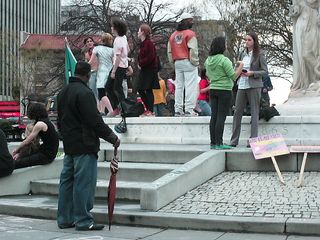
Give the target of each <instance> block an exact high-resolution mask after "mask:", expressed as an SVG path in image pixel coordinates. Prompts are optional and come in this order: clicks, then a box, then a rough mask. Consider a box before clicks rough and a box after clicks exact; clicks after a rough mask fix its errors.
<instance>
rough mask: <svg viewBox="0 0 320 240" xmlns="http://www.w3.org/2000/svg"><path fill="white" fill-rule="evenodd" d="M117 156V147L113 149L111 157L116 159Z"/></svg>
mask: <svg viewBox="0 0 320 240" xmlns="http://www.w3.org/2000/svg"><path fill="white" fill-rule="evenodd" d="M117 155H118V147H115V148H114V149H113V156H115V157H117Z"/></svg>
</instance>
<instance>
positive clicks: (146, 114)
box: [140, 111, 154, 117]
mask: <svg viewBox="0 0 320 240" xmlns="http://www.w3.org/2000/svg"><path fill="white" fill-rule="evenodd" d="M140 117H154V113H153V112H151V111H145V112H144V113H143V114H141V115H140Z"/></svg>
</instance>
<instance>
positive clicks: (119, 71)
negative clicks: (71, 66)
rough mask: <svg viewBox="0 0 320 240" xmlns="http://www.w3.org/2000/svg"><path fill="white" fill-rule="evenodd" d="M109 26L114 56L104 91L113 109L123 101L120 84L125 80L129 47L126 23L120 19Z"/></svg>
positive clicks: (123, 96)
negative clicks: (112, 37)
mask: <svg viewBox="0 0 320 240" xmlns="http://www.w3.org/2000/svg"><path fill="white" fill-rule="evenodd" d="M111 24H112V26H111V31H112V34H113V35H114V36H115V39H114V42H113V53H114V55H113V67H112V71H111V72H110V76H109V79H108V81H107V84H106V90H107V96H108V98H109V100H110V102H111V104H112V107H113V109H115V108H117V107H118V105H119V103H121V102H122V101H124V99H125V95H124V92H123V87H122V82H123V80H124V79H126V72H127V69H128V52H129V45H128V41H127V37H126V33H127V25H126V23H125V22H124V21H122V20H120V19H114V20H113V21H112V23H111Z"/></svg>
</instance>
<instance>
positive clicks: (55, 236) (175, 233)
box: [0, 215, 320, 240]
mask: <svg viewBox="0 0 320 240" xmlns="http://www.w3.org/2000/svg"><path fill="white" fill-rule="evenodd" d="M0 239H6V240H16V239H19V240H59V239H61V240H62V239H63V240H76V239H78V240H104V239H108V240H138V239H145V240H193V239H194V240H198V239H201V240H218V239H219V240H317V239H319V240H320V237H313V236H294V235H291V236H286V235H270V234H249V233H226V232H210V231H194V230H176V229H161V228H145V227H128V226H112V229H111V231H108V230H107V229H106V228H105V229H104V230H103V231H90V232H80V231H75V230H74V229H67V230H61V229H59V228H58V227H57V225H56V222H55V221H54V220H42V219H32V218H22V217H13V216H6V215H0Z"/></svg>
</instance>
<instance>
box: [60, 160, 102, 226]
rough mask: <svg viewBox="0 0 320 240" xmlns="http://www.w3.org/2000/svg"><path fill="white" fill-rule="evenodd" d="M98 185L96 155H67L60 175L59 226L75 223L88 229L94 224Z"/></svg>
mask: <svg viewBox="0 0 320 240" xmlns="http://www.w3.org/2000/svg"><path fill="white" fill-rule="evenodd" d="M96 183H97V158H96V156H95V155H94V154H81V155H65V157H64V163H63V169H62V172H61V175H60V186H59V201H58V218H57V222H58V225H64V224H72V223H75V225H76V227H86V226H90V225H91V224H93V223H94V221H93V216H92V214H91V213H90V210H91V209H92V208H93V204H94V195H95V189H96Z"/></svg>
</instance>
